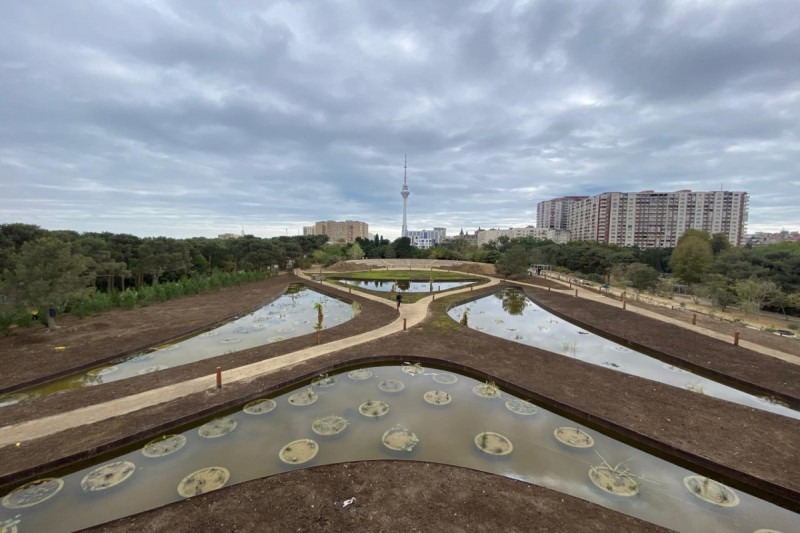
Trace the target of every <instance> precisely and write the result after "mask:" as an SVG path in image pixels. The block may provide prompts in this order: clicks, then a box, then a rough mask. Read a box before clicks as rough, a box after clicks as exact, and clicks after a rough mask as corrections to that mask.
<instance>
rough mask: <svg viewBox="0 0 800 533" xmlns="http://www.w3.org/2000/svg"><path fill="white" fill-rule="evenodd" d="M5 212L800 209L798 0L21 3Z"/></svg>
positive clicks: (3, 175) (373, 220) (254, 220)
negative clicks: (574, 204)
mask: <svg viewBox="0 0 800 533" xmlns="http://www.w3.org/2000/svg"><path fill="white" fill-rule="evenodd" d="M0 34H2V35H3V42H4V44H3V46H2V47H0V186H2V189H3V191H4V193H3V194H2V195H0V196H1V197H0V223H8V222H26V223H33V224H38V225H40V226H43V227H46V228H50V229H57V228H58V229H75V230H78V231H113V232H125V233H133V234H137V235H142V236H145V235H168V236H175V237H189V236H197V235H204V236H214V235H216V234H218V233H225V232H239V231H241V229H242V227H244V230H245V231H246V232H247V233H252V234H255V235H259V236H272V235H283V234H289V235H294V234H297V232H298V230H299V228H300V227H301V226H302V225H307V224H311V223H313V222H314V221H316V220H325V219H337V220H340V219H346V218H350V219H358V220H364V221H366V222H367V223H369V225H370V229H371V231H374V232H379V233H381V234H384V235H386V236H387V237H390V238H394V237H397V236H399V233H400V223H401V215H402V200H401V198H400V186H401V185H402V177H403V155H404V154H405V153H408V158H409V186H410V190H411V197H410V198H409V228H410V229H424V228H430V227H433V226H445V227H447V228H448V229H449V230H450V231H451V232H452V231H455V232H457V231H458V230H459V229H460V228H462V227H463V228H465V229H474V228H476V227H478V226H481V227H497V226H506V227H507V226H510V225H527V224H533V223H534V222H535V212H536V203H537V202H539V201H542V200H546V199H549V198H553V197H557V196H561V195H576V194H595V193H598V192H602V191H638V190H644V189H655V190H664V191H671V190H678V189H693V190H716V189H719V188H720V187H722V188H724V189H727V190H744V191H747V192H749V193H750V195H751V201H750V221H749V224H748V230H749V231H756V230H777V229H780V228H781V227H786V228H787V229H798V228H800V212H799V210H798V201H797V198H798V192H797V191H798V186H800V177H798V170H797V169H798V168H800V164H799V163H800V155H799V154H800V134H798V124H800V61H798V60H797V51H798V50H800V11H798V9H797V4H796V2H794V0H787V1H773V0H768V1H764V2H750V1H700V0H695V1H689V0H686V1H671V2H665V1H659V0H641V1H638V2H636V1H633V0H624V1H623V0H620V1H611V0H596V1H580V2H578V1H576V2H564V1H563V0H542V1H529V2H525V1H517V2H500V1H496V2H495V1H484V2H469V3H468V2H463V1H461V0H452V1H449V2H445V1H441V2H422V1H416V0H414V1H407V2H388V1H387V2H380V1H372V0H364V1H348V2H333V1H331V2H268V3H265V2H260V1H259V2H256V1H247V0H231V1H226V2H212V1H202V2H201V1H197V0H183V1H175V2H169V3H167V2H161V1H157V0H149V1H132V0H129V1H122V0H121V1H118V2H105V1H100V0H97V1H94V2H53V1H44V0H41V1H37V0H30V1H27V2H11V3H8V4H7V5H6V6H5V7H4V16H3V17H2V18H0Z"/></svg>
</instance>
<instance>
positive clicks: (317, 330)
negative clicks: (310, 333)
mask: <svg viewBox="0 0 800 533" xmlns="http://www.w3.org/2000/svg"><path fill="white" fill-rule="evenodd" d="M317 344H319V330H317Z"/></svg>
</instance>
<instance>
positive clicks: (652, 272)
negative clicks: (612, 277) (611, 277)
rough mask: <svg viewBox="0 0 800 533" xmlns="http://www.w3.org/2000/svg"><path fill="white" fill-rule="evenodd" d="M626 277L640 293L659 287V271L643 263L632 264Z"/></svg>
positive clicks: (626, 270)
mask: <svg viewBox="0 0 800 533" xmlns="http://www.w3.org/2000/svg"><path fill="white" fill-rule="evenodd" d="M625 275H626V277H627V278H628V280H629V281H630V282H631V287H633V288H634V289H636V290H639V291H649V290H652V289H654V288H655V286H656V285H658V279H659V277H660V276H659V274H658V271H657V270H656V269H655V268H653V267H651V266H649V265H644V264H642V263H631V264H630V265H628V266H627V268H626V269H625Z"/></svg>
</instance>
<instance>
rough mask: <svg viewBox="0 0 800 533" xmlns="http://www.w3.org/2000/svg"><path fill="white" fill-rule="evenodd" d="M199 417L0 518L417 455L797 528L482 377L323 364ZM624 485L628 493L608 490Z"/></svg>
mask: <svg viewBox="0 0 800 533" xmlns="http://www.w3.org/2000/svg"><path fill="white" fill-rule="evenodd" d="M430 391H438V393H435V394H427V395H426V393H429V392H430ZM251 413H252V414H251ZM204 422H208V421H207V420H205V421H201V422H199V423H198V424H196V425H195V426H194V427H191V428H189V429H187V430H186V431H184V432H182V433H180V434H179V435H178V436H166V438H160V439H154V441H152V442H151V444H149V445H147V446H144V443H142V445H140V446H138V447H136V449H133V450H132V451H129V452H127V453H123V454H121V455H119V456H118V457H110V458H109V457H107V458H105V459H104V460H102V461H100V462H98V463H96V464H93V465H91V466H86V467H85V468H82V469H80V470H78V471H75V472H71V473H67V474H64V475H61V476H60V477H58V478H57V479H55V480H52V481H50V482H48V483H45V484H40V488H42V489H43V490H42V491H41V492H43V493H45V494H37V493H36V491H35V490H32V491H29V493H28V494H22V493H19V492H18V493H13V492H12V493H11V494H10V495H5V496H4V498H3V499H2V507H0V524H3V523H4V522H3V521H6V522H5V523H10V522H14V523H17V522H18V524H17V525H18V528H19V530H20V531H47V532H50V531H70V530H75V529H79V528H83V527H87V526H90V525H93V524H98V523H102V522H105V521H108V520H112V519H114V518H117V517H121V516H126V515H130V514H133V513H136V512H139V511H142V510H146V509H151V508H154V507H158V506H161V505H164V504H166V503H169V502H174V501H178V500H180V499H182V498H183V497H184V496H182V495H181V494H183V495H191V494H195V493H197V492H198V491H202V490H204V488H208V487H214V486H223V485H231V484H234V483H240V482H243V481H247V480H250V479H254V478H259V477H263V476H268V475H272V474H277V473H280V472H285V471H288V470H292V469H297V468H303V467H307V466H313V465H322V464H332V463H338V462H344V461H355V460H369V459H416V460H422V461H433V462H439V463H445V464H452V465H459V466H465V467H469V468H474V469H478V470H481V471H485V472H492V473H496V474H501V475H504V476H508V477H512V478H515V479H520V480H524V481H527V482H531V483H535V484H538V485H542V486H545V487H549V488H552V489H555V490H558V491H561V492H564V493H567V494H571V495H574V496H577V497H579V498H582V499H585V500H588V501H591V502H595V503H597V504H599V505H602V506H605V507H609V508H612V509H616V510H618V511H620V512H623V513H626V514H629V515H633V516H637V517H639V518H642V519H644V520H647V521H650V522H654V523H657V524H660V525H663V526H666V527H669V528H673V529H676V530H679V531H698V532H707V531H754V530H756V529H758V528H772V529H775V530H779V531H786V532H788V531H793V530H794V531H796V530H797V527H796V525H797V523H798V521H797V520H798V515H797V514H795V513H791V512H789V511H787V510H785V509H783V508H780V507H777V506H775V505H773V504H770V503H768V502H765V501H763V500H759V499H757V498H755V497H752V496H750V495H748V494H746V493H743V492H741V491H738V490H735V489H726V488H725V487H724V486H722V485H718V484H716V482H714V481H711V480H707V481H706V480H705V478H699V479H695V478H691V477H689V476H692V472H690V471H688V470H686V469H684V468H681V467H678V466H675V465H673V464H671V463H669V462H666V461H663V460H661V459H658V458H655V457H653V456H650V455H648V454H646V453H644V452H641V451H639V450H637V449H635V448H632V447H630V446H627V445H625V444H622V443H620V442H618V441H616V440H614V439H613V438H610V437H608V436H606V435H604V434H602V433H600V432H598V431H595V430H591V429H587V428H585V427H580V426H576V424H575V423H574V422H573V421H570V420H567V419H565V418H563V417H560V416H558V415H555V414H553V413H550V412H549V411H547V410H546V409H543V408H541V407H539V406H535V405H532V404H531V403H529V402H526V401H525V399H524V398H517V397H515V396H513V395H510V394H508V393H506V392H504V391H501V390H499V389H497V388H496V387H495V386H494V385H493V384H491V383H481V382H479V381H476V380H475V379H472V378H470V377H467V376H464V375H460V374H457V373H455V372H450V371H442V370H434V369H426V368H422V367H420V366H418V365H393V366H378V367H369V368H362V369H358V370H356V371H352V370H351V371H349V372H348V371H344V372H342V373H340V374H335V375H330V376H327V375H326V376H323V377H320V378H318V379H317V380H316V381H315V382H313V383H312V384H308V385H303V386H301V387H298V388H296V389H293V390H287V391H284V392H283V393H282V394H279V395H276V396H274V397H273V398H272V399H271V401H270V400H268V401H265V402H262V403H255V404H253V403H250V404H249V405H248V406H242V407H240V408H239V409H237V410H236V411H234V412H231V413H229V414H227V415H226V416H221V417H217V418H216V419H214V421H213V422H211V423H204ZM559 428H562V429H561V430H559ZM484 434H485V435H486V437H484V436H483V435H484ZM556 435H559V438H561V439H562V440H563V441H564V442H561V441H560V440H558V438H556ZM567 442H570V443H571V445H570V444H567ZM587 446H588V447H587ZM165 454H166V455H165ZM605 465H608V466H609V468H605ZM592 467H595V468H594V469H593V468H592ZM614 467H616V468H614ZM609 472H612V475H611V477H609ZM614 472H615V473H616V478H615V477H614V475H613V473H614ZM43 477H48V476H43ZM593 479H594V480H595V481H593ZM598 479H599V480H600V481H597V480H598ZM617 481H620V483H617ZM623 482H624V483H623ZM60 483H63V486H62V487H61V488H60V489H59V490H57V492H56V489H57V488H58V484H60ZM48 485H49V489H48ZM44 489H48V490H50V493H51V494H50V496H51V497H49V498H48V499H44V497H45V496H47V495H48V494H47V491H46V490H44ZM609 489H610V490H612V492H608V490H609ZM623 489H624V491H627V493H629V494H631V495H629V496H625V495H620V494H616V493H614V492H613V491H617V492H620V493H623V492H624V491H623ZM179 491H180V492H179ZM706 493H708V494H711V495H712V496H713V495H715V494H716V495H719V494H723V495H724V497H723V498H722V500H721V501H720V503H719V504H714V503H710V502H708V501H704V500H702V499H700V497H699V496H698V494H706ZM348 496H349V495H343V496H342V498H343V499H344V498H345V497H348ZM37 498H40V499H42V501H41V502H40V503H38V504H34V505H31V506H29V507H20V506H17V504H20V503H23V504H30V503H31V501H35V500H36V499H37ZM263 503H264V505H267V506H268V505H269V504H268V502H263ZM576 519H580V517H576Z"/></svg>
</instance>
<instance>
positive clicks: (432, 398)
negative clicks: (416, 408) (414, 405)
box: [422, 390, 453, 405]
mask: <svg viewBox="0 0 800 533" xmlns="http://www.w3.org/2000/svg"><path fill="white" fill-rule="evenodd" d="M422 397H423V398H424V399H425V401H426V402H428V403H429V404H431V405H447V404H449V403H450V402H452V401H453V397H452V396H450V395H449V394H448V393H446V392H444V391H441V390H429V391H428V392H426V393H425V394H424V395H423V396H422Z"/></svg>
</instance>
